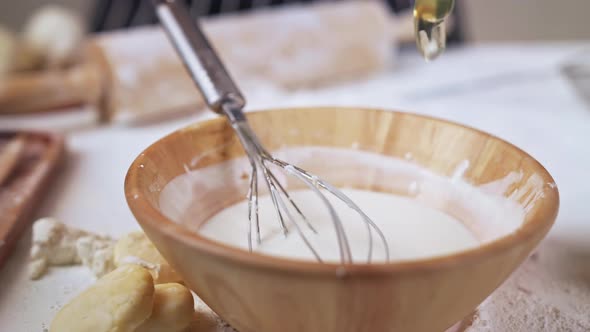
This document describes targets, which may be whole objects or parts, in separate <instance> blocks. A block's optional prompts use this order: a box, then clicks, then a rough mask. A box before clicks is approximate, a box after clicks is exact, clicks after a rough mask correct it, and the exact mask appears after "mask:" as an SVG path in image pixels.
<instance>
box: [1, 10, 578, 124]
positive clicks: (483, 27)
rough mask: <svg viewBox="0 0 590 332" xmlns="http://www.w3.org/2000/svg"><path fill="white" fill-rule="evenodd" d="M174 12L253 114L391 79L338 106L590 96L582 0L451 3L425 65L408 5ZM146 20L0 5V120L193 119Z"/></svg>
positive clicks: (187, 93)
mask: <svg viewBox="0 0 590 332" xmlns="http://www.w3.org/2000/svg"><path fill="white" fill-rule="evenodd" d="M181 1H183V0H181ZM444 2H446V0H445V1H442V2H439V3H444ZM184 3H185V4H186V6H187V8H188V9H189V10H190V12H191V14H192V15H193V16H195V17H202V18H203V19H202V23H203V25H204V29H205V31H206V33H207V34H208V35H209V38H210V39H211V40H212V42H213V44H214V46H215V48H216V49H217V50H218V52H219V53H220V55H221V58H222V59H223V60H224V62H225V63H226V66H227V67H228V68H229V70H230V72H231V73H232V75H233V76H234V78H236V79H237V80H238V81H239V82H240V85H241V86H242V88H243V90H245V92H246V94H247V95H248V96H249V105H250V106H252V107H253V108H262V107H269V106H276V107H278V106H290V105H291V104H288V103H285V100H287V99H288V98H289V97H293V100H298V101H301V103H302V104H303V103H304V102H303V100H304V97H301V96H299V95H298V96H295V95H294V94H293V93H294V92H300V91H306V90H307V91H317V89H320V88H330V87H338V86H341V85H342V84H352V83H355V82H356V83H359V82H368V80H370V79H374V78H375V77H379V76H383V75H388V76H387V77H388V81H387V83H386V84H385V83H383V82H382V83H375V84H379V85H378V87H377V89H378V90H379V91H381V95H379V96H378V98H377V97H373V98H372V99H371V97H370V96H368V95H360V94H359V95H357V97H356V99H351V100H348V101H347V102H342V103H344V104H357V105H358V104H369V103H370V102H376V103H377V100H380V101H379V102H378V104H377V105H378V106H384V107H394V108H395V107H406V106H407V107H408V108H412V109H415V108H416V106H415V105H414V102H416V101H421V102H423V101H424V100H426V99H428V100H429V101H432V102H436V96H438V97H441V96H444V97H445V98H447V99H448V100H450V99H453V98H455V99H456V100H459V99H457V98H459V96H460V95H461V94H463V93H465V91H469V90H470V89H473V88H474V87H475V88H476V90H477V89H479V90H478V91H495V90H494V89H496V88H498V87H501V86H503V85H505V84H515V83H517V82H524V81H535V80H538V79H540V78H546V77H547V75H550V74H548V71H552V70H553V69H557V70H558V71H559V72H560V75H561V76H563V77H565V78H566V79H567V80H568V82H570V83H569V84H570V85H571V87H572V88H573V90H575V91H577V93H578V94H579V95H580V96H581V97H582V99H585V100H590V97H589V94H590V93H589V92H588V90H589V87H590V83H589V82H590V79H589V76H590V75H589V74H588V73H589V72H590V70H589V69H588V67H589V66H588V60H584V59H588V58H590V56H588V54H589V52H588V50H587V49H588V47H587V44H588V42H589V41H590V23H589V21H588V20H587V17H586V16H587V13H588V12H590V1H587V0H563V1H554V0H519V1H510V0H495V1H487V0H457V1H456V4H455V8H454V10H453V11H452V16H451V17H450V19H449V20H448V22H447V35H448V39H447V44H448V48H449V49H450V50H451V51H453V50H454V51H457V52H458V53H456V54H455V55H450V54H445V55H443V56H442V57H441V59H440V61H432V62H429V63H428V66H426V62H424V61H423V60H422V59H421V57H420V56H419V55H418V52H417V48H416V41H415V31H414V23H413V16H412V10H413V7H414V1H412V0H376V1H371V0H339V1H337V0H318V1H314V0H299V1H297V0H200V1H197V0H184ZM426 3H431V5H433V4H434V6H436V3H437V2H435V1H430V0H427V1H426ZM156 23H157V19H156V15H155V13H154V10H153V8H152V4H151V1H148V0H125V1H115V0H53V1H49V0H43V1H39V0H21V1H18V2H17V1H3V2H1V3H0V82H2V83H3V84H2V88H0V116H2V115H3V114H11V115H15V114H16V115H32V114H35V116H36V117H39V116H41V115H43V114H45V113H46V112H45V111H47V110H50V111H55V110H65V109H71V108H72V107H78V106H92V107H93V108H94V109H95V110H98V112H94V113H93V114H94V116H95V117H98V120H97V121H99V122H103V123H108V122H110V123H131V122H136V121H137V122H141V121H144V120H146V119H147V120H148V121H151V120H153V119H154V118H158V117H159V116H160V115H166V116H169V115H172V114H177V113H182V112H185V113H187V112H190V111H194V110H195V109H200V110H204V109H205V107H204V103H203V102H202V100H200V97H199V94H198V92H197V91H196V89H195V88H194V85H193V84H192V82H191V81H190V78H189V77H188V76H187V75H186V72H185V71H184V68H183V67H182V65H181V63H180V61H179V59H178V57H177V55H176V54H175V52H174V51H173V50H172V48H171V46H170V43H169V42H168V40H167V39H166V38H165V36H164V34H163V33H162V31H161V30H160V29H159V27H158V26H157V24H156ZM494 45H495V46H494ZM489 47H492V49H491V50H486V48H489ZM450 53H452V52H450ZM529 53H530V54H529ZM527 54H529V55H527ZM556 54H559V56H558V55H556ZM557 57H559V59H558V58H557ZM466 61H469V64H466V63H467V62H466ZM544 61H545V62H546V61H551V62H553V64H552V65H549V64H546V65H542V64H541V63H543V62H544ZM500 62H502V63H500ZM535 66H536V67H535ZM528 67H535V68H528ZM472 68H474V69H475V68H476V69H477V70H471V69H472ZM497 68H502V70H501V71H499V70H497ZM551 68H553V69H551ZM500 73H501V74H500ZM404 75H411V76H412V79H411V80H409V81H408V80H407V77H404ZM474 75H479V76H482V77H477V78H476V77H472V76H474ZM498 75H499V76H498ZM461 77H463V81H458V82H454V81H455V80H456V79H460V78H461ZM468 77H470V78H468ZM443 78H444V79H443ZM373 82H376V81H374V80H373ZM409 82H411V84H410V83H409ZM437 82H438V83H441V84H439V85H438V86H432V87H431V85H432V84H431V83H437ZM442 83H446V84H442ZM397 84H400V86H399V87H397ZM350 88H351V89H352V90H358V88H352V87H350ZM404 90H414V91H404ZM322 91H324V90H322ZM453 91H454V92H453ZM460 91H462V92H460ZM269 92H271V93H269ZM457 92H459V93H457ZM345 95H346V94H345V93H344V92H342V93H341V94H340V95H339V98H345V97H344V96H345ZM331 98H332V99H333V100H334V103H337V98H333V97H331ZM346 98H352V97H346ZM385 101H388V102H387V103H386V102H385ZM308 103H310V104H313V103H316V104H317V102H312V101H308ZM390 104H391V105H390ZM78 109H79V107H78ZM78 113H80V112H78ZM13 118H14V117H13ZM13 118H4V121H2V122H3V123H0V128H7V127H8V128H10V127H11V126H13V124H14V123H15V122H12V119H13ZM9 120H10V121H9ZM17 120H19V119H17ZM19 121H20V120H19ZM17 122H18V121H17ZM95 122H96V121H95Z"/></svg>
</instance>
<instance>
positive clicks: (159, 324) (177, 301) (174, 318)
mask: <svg viewBox="0 0 590 332" xmlns="http://www.w3.org/2000/svg"><path fill="white" fill-rule="evenodd" d="M194 305H195V303H194V300H193V294H192V293H191V291H190V290H189V289H188V288H186V287H184V286H183V285H181V284H177V283H168V284H160V285H156V286H155V295H154V307H153V309H152V314H151V316H150V317H149V318H148V319H147V320H146V321H145V322H144V323H143V324H142V325H141V326H140V327H139V328H138V329H137V331H136V332H181V331H184V330H185V329H186V328H187V327H188V326H189V324H190V323H191V321H192V319H193V315H194V312H195V309H194Z"/></svg>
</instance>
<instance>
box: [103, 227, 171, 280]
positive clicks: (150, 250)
mask: <svg viewBox="0 0 590 332" xmlns="http://www.w3.org/2000/svg"><path fill="white" fill-rule="evenodd" d="M114 258H115V265H116V266H123V265H126V264H136V265H140V266H143V267H144V268H146V269H148V270H149V271H150V273H151V274H152V277H153V278H154V282H155V283H156V284H163V283H169V282H180V281H182V279H181V278H180V276H179V275H178V274H177V273H176V272H175V271H174V270H173V269H172V267H171V266H170V265H169V264H168V262H166V260H165V259H164V257H162V255H160V253H159V252H158V249H156V247H155V246H154V244H153V243H152V242H151V241H150V240H149V239H148V238H147V236H145V234H144V233H143V232H132V233H129V234H127V235H125V236H123V237H122V238H121V239H119V241H118V242H117V244H116V245H115V255H114Z"/></svg>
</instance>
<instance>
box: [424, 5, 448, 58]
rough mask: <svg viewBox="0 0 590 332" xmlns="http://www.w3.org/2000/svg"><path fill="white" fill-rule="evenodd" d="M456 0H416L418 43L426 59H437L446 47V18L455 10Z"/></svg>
mask: <svg viewBox="0 0 590 332" xmlns="http://www.w3.org/2000/svg"><path fill="white" fill-rule="evenodd" d="M454 5H455V1H454V0H416V2H415V4H414V28H415V30H416V45H417V46H418V50H419V51H420V53H422V56H423V57H424V59H426V61H430V60H434V59H436V58H437V57H438V56H439V55H440V54H442V52H443V51H444V50H445V47H446V40H447V34H446V29H445V24H446V22H445V20H446V18H447V17H448V16H449V14H450V13H451V11H452V10H453V6H454Z"/></svg>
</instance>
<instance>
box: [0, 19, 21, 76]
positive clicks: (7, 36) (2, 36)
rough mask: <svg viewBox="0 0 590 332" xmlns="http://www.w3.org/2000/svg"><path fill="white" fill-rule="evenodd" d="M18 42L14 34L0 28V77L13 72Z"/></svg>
mask: <svg viewBox="0 0 590 332" xmlns="http://www.w3.org/2000/svg"><path fill="white" fill-rule="evenodd" d="M17 48H18V42H17V39H16V37H15V36H14V34H13V33H12V32H11V31H10V30H8V29H5V28H3V27H0V76H2V75H4V74H6V73H9V72H11V71H12V70H13V68H14V65H15V61H16V52H17Z"/></svg>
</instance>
